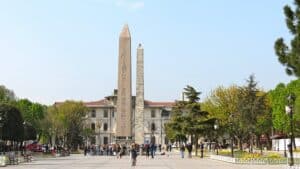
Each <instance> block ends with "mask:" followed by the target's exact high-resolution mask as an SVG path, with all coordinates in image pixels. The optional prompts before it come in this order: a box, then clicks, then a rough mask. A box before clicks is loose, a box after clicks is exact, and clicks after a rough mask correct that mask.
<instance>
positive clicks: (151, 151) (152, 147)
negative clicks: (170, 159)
mask: <svg viewBox="0 0 300 169" xmlns="http://www.w3.org/2000/svg"><path fill="white" fill-rule="evenodd" d="M154 149H155V147H154V144H153V143H151V144H150V153H151V158H154V151H155V150H154Z"/></svg>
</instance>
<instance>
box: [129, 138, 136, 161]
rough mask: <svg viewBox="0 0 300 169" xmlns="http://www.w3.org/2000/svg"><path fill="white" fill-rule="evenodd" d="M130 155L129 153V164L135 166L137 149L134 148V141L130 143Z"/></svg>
mask: <svg viewBox="0 0 300 169" xmlns="http://www.w3.org/2000/svg"><path fill="white" fill-rule="evenodd" d="M130 155H131V166H136V159H137V150H136V145H135V144H134V143H133V144H132V145H131V150H130Z"/></svg>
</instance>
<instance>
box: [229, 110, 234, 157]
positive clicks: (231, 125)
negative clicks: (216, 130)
mask: <svg viewBox="0 0 300 169" xmlns="http://www.w3.org/2000/svg"><path fill="white" fill-rule="evenodd" d="M229 117H230V119H229V120H230V123H229V124H230V137H231V138H230V139H231V157H232V158H233V157H234V154H233V113H231V114H230V116H229Z"/></svg>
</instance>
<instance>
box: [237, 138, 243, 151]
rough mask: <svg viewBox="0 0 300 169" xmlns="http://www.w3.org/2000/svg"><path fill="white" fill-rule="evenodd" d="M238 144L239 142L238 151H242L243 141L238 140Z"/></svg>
mask: <svg viewBox="0 0 300 169" xmlns="http://www.w3.org/2000/svg"><path fill="white" fill-rule="evenodd" d="M238 142H239V146H240V150H241V151H243V141H242V139H241V138H239V140H238Z"/></svg>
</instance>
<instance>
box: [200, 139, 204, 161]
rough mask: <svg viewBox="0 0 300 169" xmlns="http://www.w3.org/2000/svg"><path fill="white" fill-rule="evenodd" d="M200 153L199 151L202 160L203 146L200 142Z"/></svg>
mask: <svg viewBox="0 0 300 169" xmlns="http://www.w3.org/2000/svg"><path fill="white" fill-rule="evenodd" d="M200 151H201V156H200V157H201V158H203V151H204V144H203V143H202V142H201V143H200Z"/></svg>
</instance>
